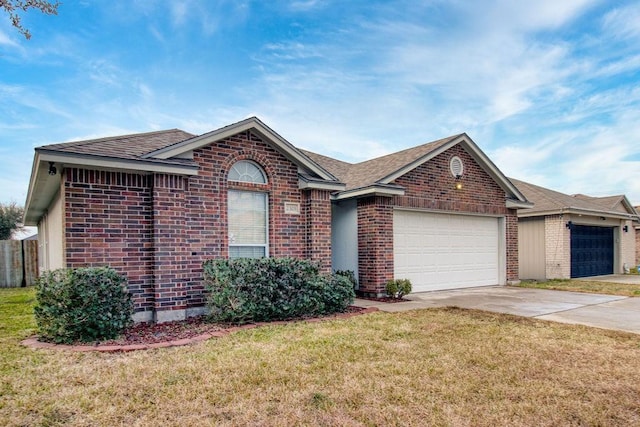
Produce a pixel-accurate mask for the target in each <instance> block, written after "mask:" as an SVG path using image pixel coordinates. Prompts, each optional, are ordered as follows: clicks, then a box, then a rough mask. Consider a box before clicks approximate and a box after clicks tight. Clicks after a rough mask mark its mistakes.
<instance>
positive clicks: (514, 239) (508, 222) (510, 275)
mask: <svg viewBox="0 0 640 427" xmlns="http://www.w3.org/2000/svg"><path fill="white" fill-rule="evenodd" d="M516 212H517V211H515V210H511V209H510V210H509V211H508V213H507V215H506V216H505V229H506V233H507V235H506V242H507V277H506V279H507V283H517V282H519V280H520V277H519V276H520V274H519V264H518V215H517V213H516Z"/></svg>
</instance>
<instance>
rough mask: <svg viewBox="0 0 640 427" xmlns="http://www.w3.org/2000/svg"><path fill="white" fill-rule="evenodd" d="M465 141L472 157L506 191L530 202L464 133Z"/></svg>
mask: <svg viewBox="0 0 640 427" xmlns="http://www.w3.org/2000/svg"><path fill="white" fill-rule="evenodd" d="M461 142H465V146H466V147H467V148H469V149H470V150H471V151H472V153H471V155H472V157H474V158H475V159H476V161H477V162H478V163H480V166H482V167H483V168H486V169H485V171H486V172H487V173H488V174H489V175H490V176H491V177H492V178H493V179H494V180H495V181H496V182H497V183H498V184H499V185H500V186H501V187H502V188H503V189H504V190H506V191H508V192H510V193H511V195H512V196H513V197H515V198H516V199H517V200H519V201H521V202H524V203H528V202H529V201H528V200H527V198H526V197H525V196H524V194H522V193H521V192H520V190H518V187H516V186H515V185H513V183H511V181H509V178H507V177H506V176H505V175H504V174H503V173H502V172H501V171H500V169H498V167H497V166H496V165H495V164H494V163H493V162H492V161H491V159H490V158H489V157H487V155H486V154H484V152H483V151H482V150H481V149H480V147H478V145H477V144H476V143H475V142H473V140H472V139H471V138H470V137H469V136H468V135H467V134H464V135H463V137H462V141H461Z"/></svg>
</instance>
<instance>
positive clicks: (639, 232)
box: [635, 206, 640, 273]
mask: <svg viewBox="0 0 640 427" xmlns="http://www.w3.org/2000/svg"><path fill="white" fill-rule="evenodd" d="M635 210H636V212H640V206H635ZM635 229H636V267H638V270H640V221H639V222H637V223H636V224H635ZM639 273H640V271H639Z"/></svg>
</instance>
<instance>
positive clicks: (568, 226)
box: [565, 221, 573, 230]
mask: <svg viewBox="0 0 640 427" xmlns="http://www.w3.org/2000/svg"><path fill="white" fill-rule="evenodd" d="M572 225H573V223H572V222H571V221H567V223H566V224H565V226H566V227H567V228H568V229H569V230H571V226H572Z"/></svg>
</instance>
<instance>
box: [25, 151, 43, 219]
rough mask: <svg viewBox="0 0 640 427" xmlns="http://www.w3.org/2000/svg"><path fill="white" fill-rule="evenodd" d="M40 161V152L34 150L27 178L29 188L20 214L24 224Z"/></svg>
mask: <svg viewBox="0 0 640 427" xmlns="http://www.w3.org/2000/svg"><path fill="white" fill-rule="evenodd" d="M39 163H40V154H38V152H36V154H35V156H33V164H32V165H31V178H30V179H29V190H28V191H27V199H26V200H25V202H24V214H23V216H22V222H23V223H24V224H26V217H27V213H28V212H29V207H30V206H31V199H32V196H33V190H34V187H35V185H36V175H37V173H38V164H39Z"/></svg>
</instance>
